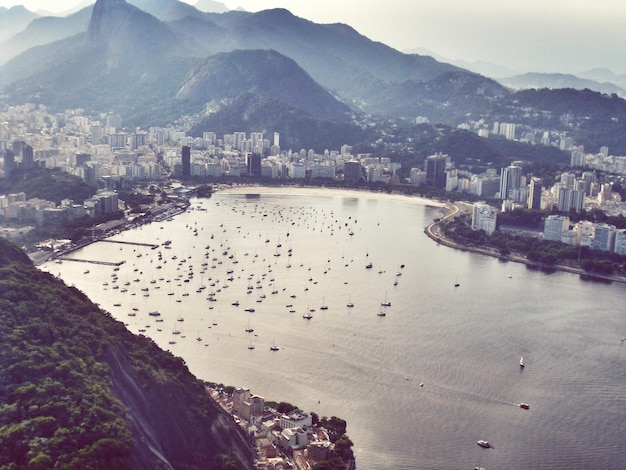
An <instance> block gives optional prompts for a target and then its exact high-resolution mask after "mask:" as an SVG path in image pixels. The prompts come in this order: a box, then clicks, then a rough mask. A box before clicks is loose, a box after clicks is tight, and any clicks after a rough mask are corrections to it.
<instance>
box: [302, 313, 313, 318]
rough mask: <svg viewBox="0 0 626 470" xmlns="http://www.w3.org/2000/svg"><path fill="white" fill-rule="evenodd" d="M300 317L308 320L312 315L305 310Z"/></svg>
mask: <svg viewBox="0 0 626 470" xmlns="http://www.w3.org/2000/svg"><path fill="white" fill-rule="evenodd" d="M302 318H304V319H305V320H310V319H311V318H313V315H311V314H310V313H308V312H307V313H305V314H304V315H302Z"/></svg>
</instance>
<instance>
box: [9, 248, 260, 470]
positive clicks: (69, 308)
mask: <svg viewBox="0 0 626 470" xmlns="http://www.w3.org/2000/svg"><path fill="white" fill-rule="evenodd" d="M20 251H21V250H19V249H18V248H17V247H15V246H14V245H12V244H11V243H10V242H8V241H6V240H4V239H1V238H0V306H1V311H2V318H1V321H0V366H1V367H0V382H1V383H2V384H3V387H2V388H1V389H0V407H2V409H3V420H2V422H1V423H0V443H1V444H2V445H0V467H3V468H5V467H6V468H9V467H11V468H26V467H30V468H33V467H37V468H54V467H56V468H120V469H125V468H133V469H141V470H143V469H145V470H149V469H154V468H161V469H172V468H188V469H204V468H241V469H245V470H248V469H252V468H253V464H252V461H253V458H254V451H253V449H252V448H251V446H250V444H249V442H248V438H247V436H246V435H245V433H244V432H243V431H242V430H241V428H240V427H239V426H237V425H236V424H235V422H234V421H233V419H232V418H231V417H230V416H229V415H228V414H227V413H226V412H225V411H224V410H222V408H221V407H220V406H219V405H217V403H215V402H214V401H213V400H212V399H211V398H210V397H209V396H208V394H207V392H206V389H205V387H204V385H203V384H202V383H201V382H200V381H199V380H198V379H197V378H195V377H194V376H193V375H192V374H191V373H190V372H189V370H188V369H187V367H186V365H185V363H184V361H183V360H182V359H180V358H177V357H174V356H173V355H172V354H171V353H169V352H165V351H163V350H161V349H160V348H158V346H157V345H156V343H154V342H153V341H152V340H151V339H149V338H146V337H144V336H135V335H133V334H132V333H130V332H129V331H128V330H127V329H126V327H125V326H124V325H123V324H122V323H121V322H118V321H116V320H114V319H113V318H112V317H111V316H110V315H109V314H108V313H107V312H104V311H102V310H100V309H99V308H98V307H97V306H96V305H94V304H93V303H92V302H91V301H90V300H89V299H88V298H87V297H86V296H85V295H84V294H83V293H82V292H80V291H78V290H77V289H75V288H72V287H68V286H66V285H65V284H63V282H62V281H61V280H59V279H57V278H56V277H54V276H53V275H51V274H49V273H45V272H42V271H39V270H38V269H37V268H35V267H34V266H33V265H32V263H31V262H30V260H29V259H28V257H27V256H26V255H25V254H24V253H23V252H21V254H20ZM155 410H158V412H155ZM220 462H221V463H220ZM226 463H228V465H230V466H223V467H222V466H221V465H222V464H223V465H226Z"/></svg>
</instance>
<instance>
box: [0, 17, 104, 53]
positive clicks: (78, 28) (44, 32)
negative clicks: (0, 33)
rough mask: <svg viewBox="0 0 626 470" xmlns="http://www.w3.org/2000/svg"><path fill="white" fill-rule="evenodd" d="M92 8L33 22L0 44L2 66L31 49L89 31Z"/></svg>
mask: <svg viewBox="0 0 626 470" xmlns="http://www.w3.org/2000/svg"><path fill="white" fill-rule="evenodd" d="M91 13H92V7H87V8H84V9H82V10H80V11H78V12H76V13H74V14H72V15H69V16H65V17H60V16H45V17H42V18H37V19H35V20H33V21H32V22H31V23H30V24H29V25H28V26H27V27H26V29H25V30H23V31H21V32H19V33H18V34H16V35H15V36H13V37H11V38H10V39H7V40H5V41H4V42H2V43H1V44H0V64H4V63H6V62H7V61H9V60H10V59H12V58H14V57H16V56H18V55H19V54H21V53H22V52H24V51H26V50H28V49H30V48H31V47H35V46H40V45H44V44H49V43H51V42H54V41H58V40H61V39H65V38H68V37H70V36H74V35H75V34H79V33H83V32H85V31H87V28H88V26H89V20H90V18H91Z"/></svg>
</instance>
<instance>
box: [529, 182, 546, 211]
mask: <svg viewBox="0 0 626 470" xmlns="http://www.w3.org/2000/svg"><path fill="white" fill-rule="evenodd" d="M542 190H543V187H542V184H541V180H540V179H539V178H531V180H530V194H529V195H528V208H529V209H535V210H540V209H541V191H542Z"/></svg>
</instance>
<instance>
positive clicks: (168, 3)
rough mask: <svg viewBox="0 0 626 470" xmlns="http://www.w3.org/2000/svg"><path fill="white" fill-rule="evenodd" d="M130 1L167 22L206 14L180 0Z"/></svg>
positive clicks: (200, 16)
mask: <svg viewBox="0 0 626 470" xmlns="http://www.w3.org/2000/svg"><path fill="white" fill-rule="evenodd" d="M128 3H130V4H131V5H135V6H136V7H137V8H139V9H141V10H143V11H145V12H147V13H150V14H151V15H152V16H154V17H155V18H158V19H159V20H161V21H165V22H167V21H176V20H180V19H181V18H185V17H191V18H194V17H195V18H202V17H203V16H204V14H203V13H202V12H201V11H200V10H198V9H196V8H194V7H193V6H191V5H189V4H188V3H185V2H180V1H178V0H130V1H129V2H128Z"/></svg>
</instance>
